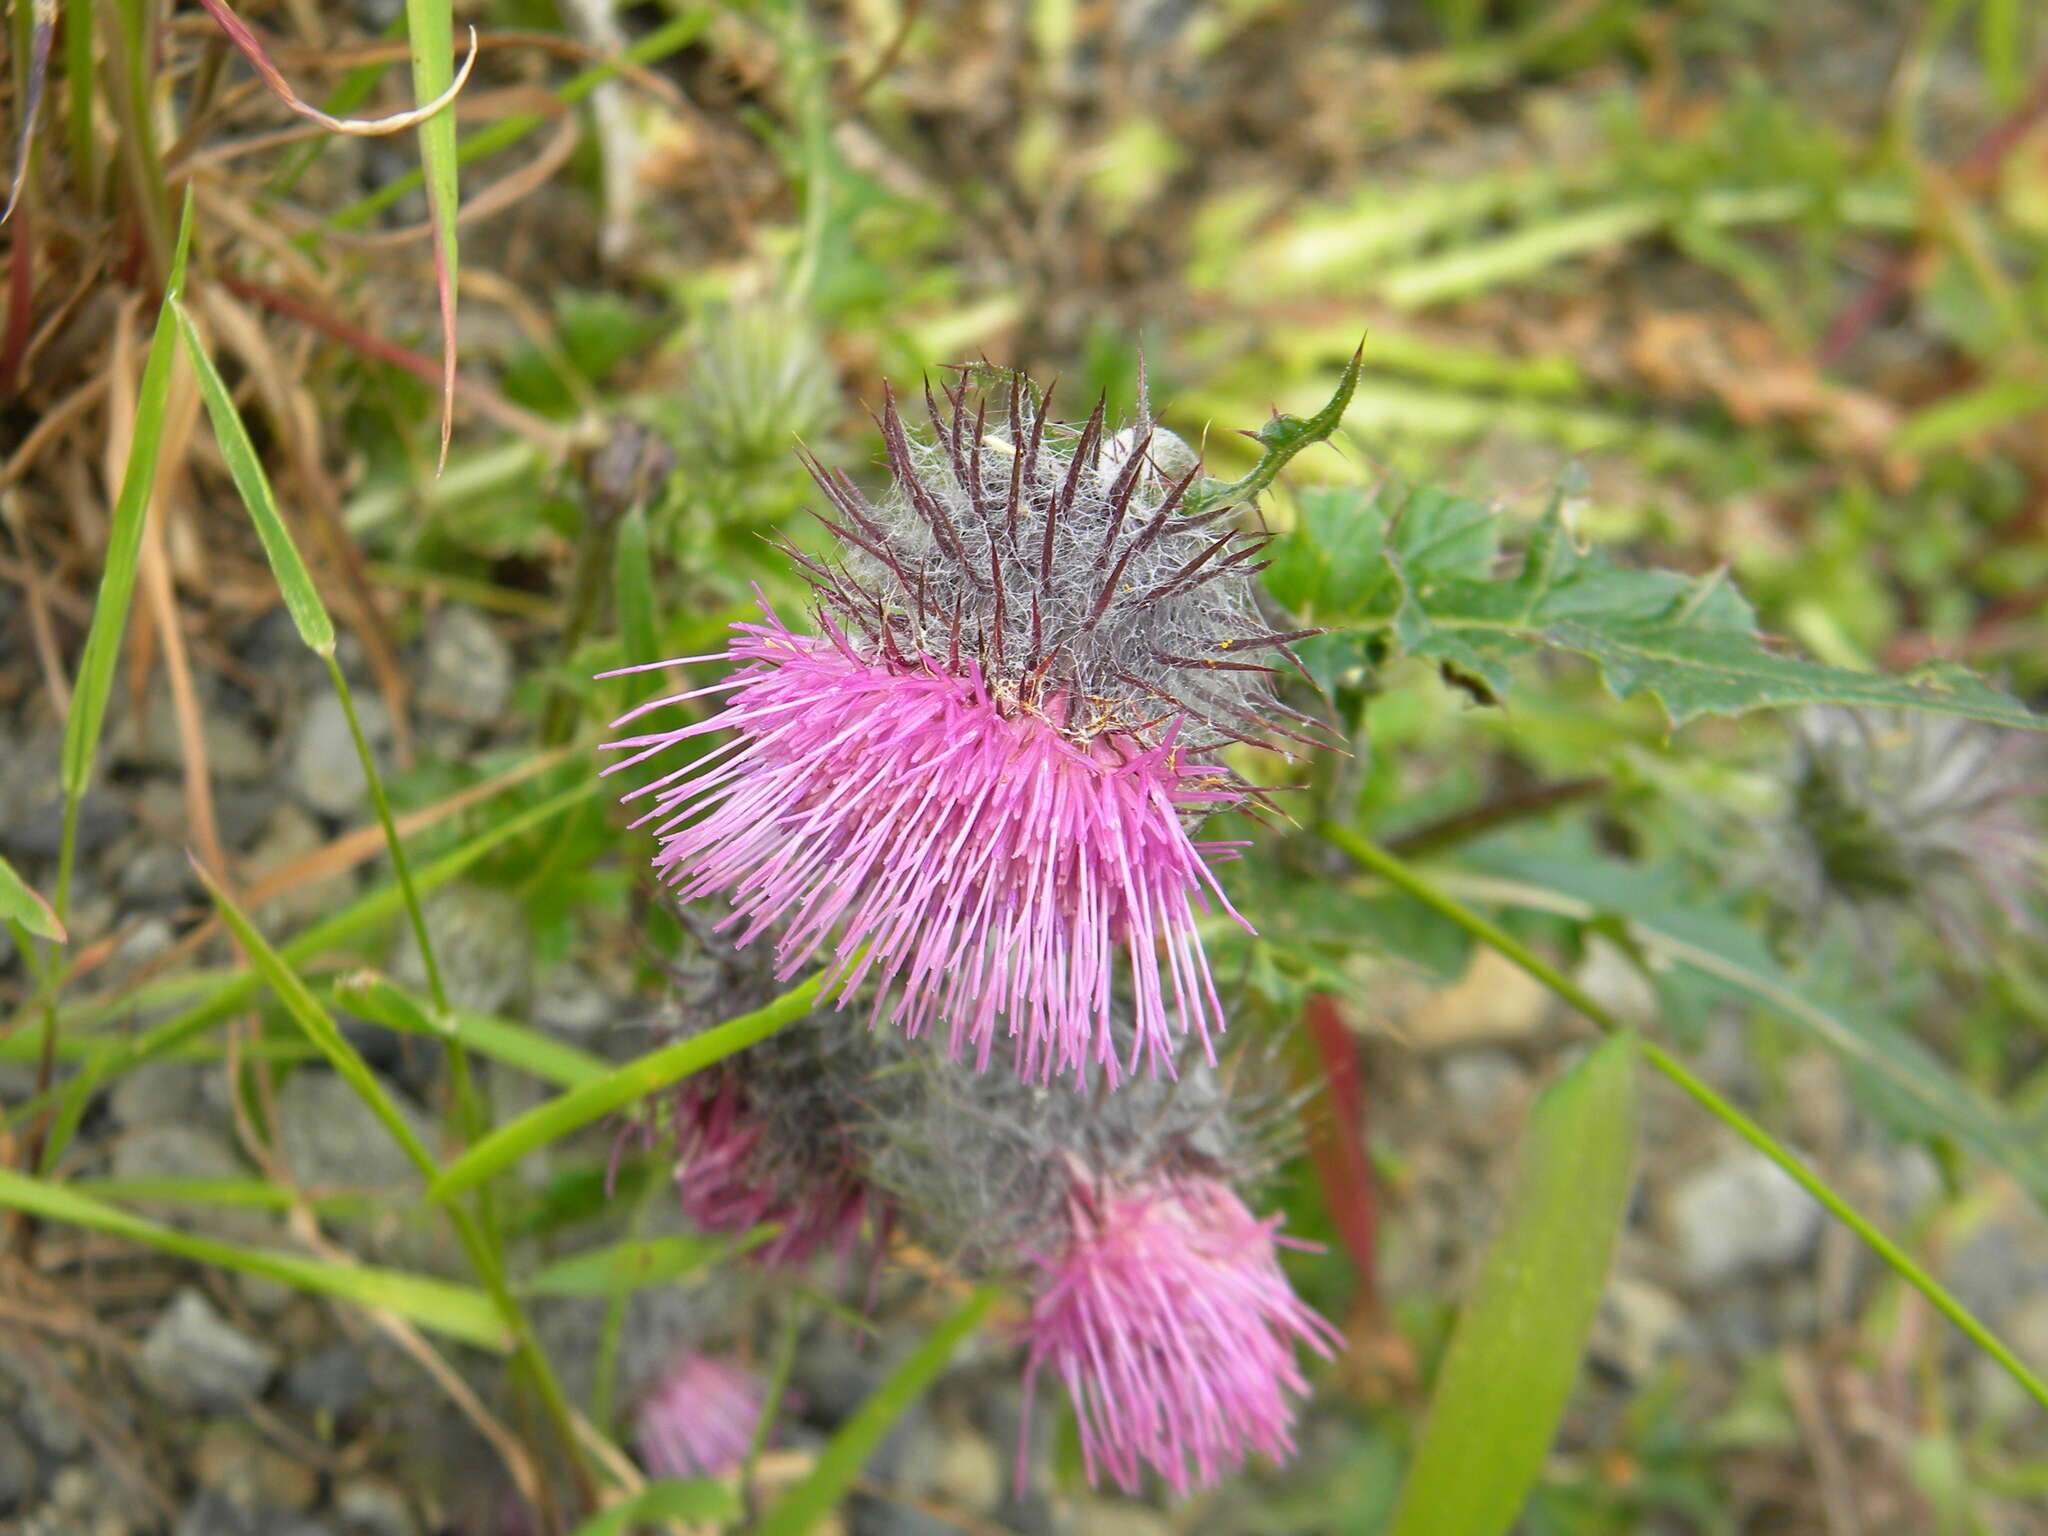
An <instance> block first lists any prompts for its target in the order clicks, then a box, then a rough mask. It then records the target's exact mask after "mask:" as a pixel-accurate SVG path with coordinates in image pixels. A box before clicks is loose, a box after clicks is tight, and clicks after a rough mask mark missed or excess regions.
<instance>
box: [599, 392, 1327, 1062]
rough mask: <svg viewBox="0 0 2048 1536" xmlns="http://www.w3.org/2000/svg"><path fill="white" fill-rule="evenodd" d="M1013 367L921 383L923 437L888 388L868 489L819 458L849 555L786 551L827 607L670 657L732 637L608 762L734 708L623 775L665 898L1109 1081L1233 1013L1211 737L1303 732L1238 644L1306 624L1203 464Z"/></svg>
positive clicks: (947, 1029) (782, 953)
mask: <svg viewBox="0 0 2048 1536" xmlns="http://www.w3.org/2000/svg"><path fill="white" fill-rule="evenodd" d="M1002 380H1003V382H1002V384H1001V385H977V383H976V376H974V375H969V376H968V378H967V379H966V380H965V381H963V382H962V383H961V384H960V385H959V386H958V387H956V388H955V389H954V390H953V391H951V392H950V393H949V394H948V396H947V399H948V402H949V404H950V414H948V413H947V412H942V411H941V410H940V409H939V407H938V405H937V402H936V401H930V402H929V403H930V404H931V407H932V432H931V435H930V436H929V437H923V436H920V437H913V436H912V435H911V434H910V432H909V431H908V429H907V428H906V427H905V426H904V423H903V421H902V418H901V417H900V415H899V414H898V413H897V410H896V407H895V403H894V401H893V399H892V400H890V401H889V402H888V403H887V405H886V406H885V409H884V412H883V416H882V421H881V426H882V435H883V440H884V442H885V444H886V445H887V449H888V461H889V468H890V471H891V475H892V480H893V485H892V489H891V491H890V492H889V494H888V495H887V496H886V497H885V498H884V499H883V501H882V502H881V503H880V504H879V505H877V504H871V503H869V502H868V500H867V499H866V498H865V497H863V496H862V495H861V493H860V492H859V491H858V490H857V489H856V488H855V487H854V485H853V484H852V482H851V481H850V480H848V479H847V478H846V477H845V476H844V475H843V474H831V473H828V472H826V471H825V470H824V468H823V467H822V466H821V465H819V464H817V462H816V461H815V460H810V461H809V462H810V464H811V468H812V472H813V473H814V475H815V476H816V477H817V479H818V483H819V484H820V486H821V487H823V489H824V490H825V492H826V494H827V496H828V497H829V498H830V500H831V502H832V508H833V511H834V512H835V513H836V514H837V516H836V517H835V516H825V517H823V518H822V520H823V522H824V524H825V526H826V528H827V529H828V530H829V531H830V532H831V533H832V534H833V535H834V536H835V537H836V538H838V540H839V541H840V543H841V545H842V546H843V558H841V559H836V560H835V559H833V558H830V557H825V558H813V557H811V556H809V555H807V554H805V553H803V552H801V551H799V550H796V549H794V548H792V549H790V550H789V553H790V555H791V557H792V558H793V559H795V560H796V561H797V562H798V563H799V564H800V565H801V566H802V567H803V568H804V570H805V571H806V572H807V573H808V574H809V576H810V579H811V582H812V585H813V587H814V589H815V591H816V593H817V596H818V600H819V613H818V622H819V626H820V628H821V629H822V630H823V631H824V633H823V634H822V635H816V636H813V635H805V634H801V633H799V632H796V631H793V630H791V629H790V628H789V627H788V626H786V625H785V624H784V623H783V622H782V620H781V619H780V618H779V617H778V616H777V615H776V614H775V613H774V612H773V611H772V610H771V609H769V608H768V607H767V606H766V604H765V603H764V604H763V615H762V622H760V623H745V624H739V625H735V626H734V638H733V640H732V642H731V643H730V645H729V646H728V648H727V649H726V650H725V651H723V652H720V653H717V654H716V655H715V656H710V657H695V658H690V659H691V660H696V661H708V660H728V661H734V662H738V663H740V664H741V665H740V667H739V669H738V670H737V671H735V672H734V673H733V674H732V675H731V676H730V677H729V678H727V679H726V680H725V681H722V682H717V683H713V684H711V685H710V686H708V687H704V688H699V689H694V690H689V691H686V692H683V693H679V694H675V695H671V696H669V697H667V698H663V699H657V700H654V701H652V702H650V703H648V704H645V705H642V706H641V707H640V708H639V709H637V710H634V711H632V712H631V713H630V714H628V715H627V716H625V717H624V718H623V719H622V720H621V721H620V722H618V723H619V724H621V725H623V724H625V723H627V722H628V721H631V720H633V719H636V718H638V717H640V716H641V715H644V714H646V713H648V712H649V711H652V710H657V709H662V708H665V707H667V706H669V705H674V704H681V703H685V702H687V701H689V700H692V699H696V698H700V697H706V696H713V695H718V694H729V695H730V697H728V698H727V699H726V700H725V703H724V704H723V706H722V707H721V708H720V709H719V711H718V712H717V713H716V714H715V715H714V716H712V717H711V718H710V719H708V720H702V721H696V722H693V723H690V724H687V725H684V726H681V727H679V728H673V729H667V730H658V731H654V732H651V733H647V734H642V735H637V736H632V737H627V738H625V739H623V740H620V741H616V742H613V743H610V744H609V745H610V746H611V747H612V748H614V749H617V750H621V751H625V752H627V753H629V754H631V755H630V756H628V757H627V758H626V759H625V760H624V761H623V762H621V763H618V764H615V765H613V768H612V769H608V770H607V771H608V772H611V771H617V769H618V768H622V767H627V766H630V765H632V764H634V763H637V762H640V761H643V760H645V759H648V758H651V757H654V756H656V755H657V754H660V753H662V752H665V751H668V750H669V749H671V748H673V747H675V746H676V745H678V744H680V743H682V742H685V741H688V740H692V739H694V738H696V737H699V736H705V735H711V734H714V733H725V734H727V735H728V738H729V739H727V740H726V741H725V742H724V744H723V745H721V746H719V747H717V748H715V749H714V750H713V751H711V752H710V753H707V754H705V755H703V756H700V757H697V758H695V759H694V760H692V761H690V762H688V763H686V764H684V765H683V766H682V767H679V768H676V769H674V770H672V771H670V772H668V773H666V774H664V775H663V776H662V777H660V778H659V779H657V780H655V781H654V782H653V783H652V784H649V785H646V786H643V787H642V788H641V789H639V790H636V791H634V792H633V793H632V795H630V796H629V797H628V798H635V797H639V796H652V797H653V806H652V809H651V810H649V811H647V812H646V813H645V814H644V815H643V816H642V818H641V820H642V821H643V822H652V823H654V825H655V832H656V835H657V837H658V839H659V843H660V847H659V851H658V852H657V854H656V856H655V866H656V868H657V869H658V870H659V871H660V872H661V875H662V878H663V879H664V880H665V881H667V882H668V883H670V884H671V885H672V886H673V887H674V888H675V890H676V891H677V893H678V895H680V896H681V897H682V898H684V899H685V900H691V899H695V898H698V897H703V896H710V895H714V894H716V895H723V896H725V897H726V898H727V899H728V900H729V901H730V902H731V905H732V908H733V914H732V917H731V918H730V919H729V920H728V921H729V923H730V924H732V925H735V926H737V928H738V934H737V942H738V943H740V944H742V945H744V944H749V943H752V942H755V941H757V940H761V939H764V938H768V939H770V941H771V942H772V943H773V944H774V945H775V951H776V957H777V962H778V964H777V974H778V975H779V976H781V977H783V978H785V979H786V978H788V977H791V976H794V975H796V974H797V973H798V972H800V971H801V970H803V969H804V968H805V967H806V966H808V965H810V964H811V963H813V962H814V961H815V960H817V959H818V958H820V957H825V958H826V964H827V978H826V985H825V992H826V995H827V996H829V997H832V998H834V999H836V1000H837V1001H839V1002H840V1003H842V1004H843V1003H844V1002H845V1000H846V999H847V997H848V996H849V994H851V993H852V992H853V991H854V990H855V989H856V988H858V987H860V986H861V985H862V984H863V983H865V982H867V981H869V980H873V981H874V982H875V983H876V986H875V988H874V1005H873V1006H874V1015H875V1018H876V1019H877V1020H878V1021H882V1022H887V1023H890V1024H894V1025H897V1026H900V1027H901V1028H903V1029H904V1030H905V1031H906V1032H907V1033H909V1034H912V1035H916V1034H920V1033H923V1032H924V1031H926V1030H927V1029H933V1028H939V1027H942V1028H943V1030H944V1036H945V1041H946V1046H947V1050H948V1053H949V1054H950V1055H954V1056H960V1055H971V1056H972V1057H973V1059H974V1061H975V1063H976V1065H977V1066H986V1065H987V1064H988V1061H989V1058H990V1055H991V1051H992V1049H993V1046H994V1043H995V1041H996V1040H997V1039H998V1038H999V1036H1003V1035H1007V1036H1008V1038H1009V1039H1010V1041H1011V1043H1012V1057H1013V1066H1014V1069H1015V1070H1016V1071H1017V1072H1018V1073H1019V1074H1020V1075H1021V1076H1024V1077H1027V1078H1031V1079H1034V1080H1037V1081H1041V1082H1042V1081H1049V1080H1050V1079H1051V1078H1053V1077H1055V1076H1067V1075H1072V1076H1073V1077H1074V1078H1075V1079H1077V1080H1079V1079H1083V1078H1086V1077H1087V1076H1089V1075H1090V1074H1091V1073H1094V1072H1096V1071H1100V1072H1101V1073H1102V1074H1103V1076H1104V1078H1105V1079H1106V1080H1108V1081H1109V1082H1110V1083H1112V1084H1113V1083H1115V1082H1116V1081H1117V1080H1118V1079H1119V1078H1120V1077H1122V1076H1123V1075H1125V1074H1126V1073H1127V1072H1135V1071H1137V1070H1138V1069H1139V1068H1140V1066H1149V1067H1150V1069H1151V1070H1152V1071H1153V1072H1154V1073H1161V1072H1170V1071H1171V1070H1172V1065H1173V1061H1174V1057H1175V1050H1176V1037H1187V1036H1192V1037H1194V1038H1196V1039H1197V1040H1199V1041H1200V1042H1201V1043H1202V1044H1203V1046H1204V1048H1205V1050H1210V1051H1213V1037H1214V1035H1216V1034H1217V1033H1220V1032H1221V1030H1222V1029H1223V1026H1224V1021H1223V1009H1222V1003H1221V1000H1220V997H1219V995H1218V991H1217V988H1216V984H1215V981H1214V978H1213V977H1212V976H1211V974H1210V970H1209V966H1208V961H1207V958H1206V955H1205V953H1204V950H1203V946H1202V941H1201V936H1200V931H1199V928H1198V926H1197V912H1198V910H1206V909H1209V908H1211V907H1212V906H1213V907H1215V908H1220V909H1221V910H1223V911H1225V912H1228V913H1230V915H1231V916H1233V917H1235V916H1236V913H1235V912H1234V911H1232V909H1231V908H1230V904H1229V902H1228V900H1227V898H1226V897H1225V896H1224V894H1223V889H1222V886H1221V885H1220V884H1219V882H1218V881H1217V879H1216V876H1215V874H1214V872H1213V871H1212V869H1211V868H1210V865H1211V863H1212V862H1213V861H1215V860H1216V859H1218V858H1221V857H1225V856H1228V854H1229V852H1230V850H1231V848H1232V847H1233V846H1234V845H1226V844H1206V845H1205V844H1200V843H1197V842H1195V841H1194V840H1193V838H1192V836H1191V833H1192V831H1193V829H1194V828H1195V827H1196V826H1197V825H1198V824H1199V823H1200V822H1201V821H1202V820H1203V819H1204V818H1205V817H1206V816H1207V815H1209V814H1211V813H1212V812H1214V811H1217V810H1221V809H1227V808H1229V807H1231V806H1234V805H1236V804H1238V803H1240V802H1241V801H1243V800H1244V799H1246V798H1247V797H1248V796H1249V795H1251V794H1253V793H1255V792H1254V791H1251V790H1250V789H1249V788H1248V787H1247V786H1246V785H1245V784H1244V783H1243V781H1241V780H1240V779H1238V778H1237V776H1236V775H1235V774H1234V773H1232V772H1231V771H1229V770H1228V769H1227V768H1226V767H1225V766H1224V765H1222V764H1221V763H1219V762H1217V761H1215V760H1214V758H1213V756H1211V755H1210V754H1212V753H1213V752H1214V751H1216V750H1217V749H1219V748H1221V747H1223V746H1225V745H1227V744H1228V743H1230V742H1233V741H1237V742H1247V743H1254V744H1258V745H1262V746H1277V745H1278V744H1279V742H1280V740H1281V739H1282V738H1290V737H1291V738H1293V739H1296V740H1300V741H1312V740H1313V738H1312V737H1310V736H1308V735H1305V734H1304V733H1302V732H1300V731H1297V730H1295V729H1294V728H1293V727H1292V726H1291V725H1289V724H1287V723H1285V722H1286V721H1287V720H1288V719H1289V718H1302V717H1297V716H1294V714H1293V712H1292V711H1289V710H1286V709H1285V708H1283V707H1282V706H1281V705H1280V704H1279V703H1278V702H1277V701H1276V700H1275V699H1274V698H1273V696H1272V691H1271V688H1270V678H1271V676H1272V672H1273V669H1272V667H1270V666H1269V665H1268V664H1267V662H1265V661H1255V660H1248V659H1245V657H1247V656H1249V655H1260V654H1264V655H1266V656H1268V657H1269V658H1272V657H1276V656H1284V655H1285V654H1286V647H1287V645H1288V643H1289V642H1290V641H1291V640H1292V639H1295V638H1297V637H1296V636H1294V635H1290V634H1283V633H1273V632H1271V631H1269V630H1268V629H1267V627H1266V626H1265V625H1264V624H1262V623H1261V622H1259V620H1258V616H1257V610H1256V605H1255V602H1254V598H1253V589H1252V585H1251V581H1252V577H1253V575H1254V574H1256V572H1257V571H1258V570H1259V569H1260V568H1261V563H1260V562H1259V560H1258V559H1257V556H1258V554H1259V551H1260V550H1261V549H1262V548H1263V547H1264V544H1265V541H1266V538H1267V535H1264V534H1262V533H1249V532H1246V531H1244V530H1243V529H1241V528H1240V527H1238V526H1237V525H1236V524H1235V523H1226V522H1225V521H1224V518H1225V516H1226V514H1227V513H1228V512H1230V511H1231V510H1233V509H1232V508H1230V507H1228V506H1225V507H1218V508H1214V509H1211V510H1207V511H1201V512H1196V513H1189V512H1187V511H1186V510H1185V506H1184V503H1185V501H1186V498H1187V495H1188V492H1189V490H1190V488H1191V487H1192V486H1193V485H1194V484H1195V482H1196V480H1197V478H1198V477H1199V475H1200V464H1199V462H1196V461H1195V460H1194V458H1193V455H1192V453H1191V452H1189V451H1188V450H1187V447H1186V445H1185V444H1182V443H1178V440H1177V439H1176V440H1173V441H1171V442H1169V441H1168V440H1167V439H1166V438H1164V437H1162V436H1161V435H1160V433H1159V432H1158V430H1157V429H1156V428H1155V427H1153V426H1152V424H1151V423H1150V421H1149V420H1143V421H1140V422H1139V423H1137V424H1135V425H1134V426H1133V427H1132V428H1130V429H1127V430H1126V431H1125V432H1122V433H1114V434H1107V435H1106V434H1105V430H1104V410H1103V407H1102V406H1100V405H1098V406H1097V407H1096V409H1095V412H1094V414H1093V415H1092V416H1091V417H1090V418H1089V420H1088V421H1087V423H1085V424H1084V425H1083V426H1081V427H1078V428H1075V427H1069V426H1064V425H1060V424H1057V423H1054V422H1053V421H1052V419H1051V407H1050V402H1049V397H1047V396H1037V395H1033V396H1031V404H1030V405H1029V406H1027V404H1026V400H1027V393H1028V386H1027V384H1026V382H1025V381H1024V380H1023V379H1022V377H1021V376H1018V375H1014V374H1010V375H1003V376H1002ZM971 386H974V387H971ZM992 411H993V414H994V417H995V420H994V423H993V424H991V420H990V417H991V413H992ZM1155 447H1157V448H1158V449H1159V450H1160V451H1159V452H1156V453H1155V451H1154V449H1155ZM1167 465H1171V466H1174V467H1175V468H1178V469H1179V473H1178V474H1177V475H1171V476H1170V473H1169V470H1168V469H1167V468H1166V467H1165V466H1167ZM1182 465H1185V467H1184V468H1181V467H1180V466H1182ZM651 665H653V666H660V665H666V664H664V663H653V664H651ZM629 670H644V668H639V669H629ZM1238 920H1239V921H1240V922H1241V921H1242V919H1241V918H1240V919H1238ZM1247 926H1249V925H1247ZM1119 958H1121V959H1122V961H1123V965H1122V967H1119V966H1118V964H1117V962H1118V960H1119ZM1120 968H1121V969H1122V970H1123V971H1124V972H1125V974H1126V975H1127V977H1128V986H1127V990H1128V995H1129V998H1130V1005H1131V1012H1132V1021H1133V1023H1132V1029H1131V1032H1130V1036H1129V1050H1128V1054H1123V1053H1120V1051H1119V1050H1118V1048H1117V1042H1116V1041H1115V1040H1113V1038H1112V1035H1113V1031H1112V1027H1111V1011H1112V1004H1113V999H1114V998H1115V996H1116V994H1117V992H1118V977H1117V971H1118V970H1119V969H1120ZM1212 1059H1213V1057H1212Z"/></svg>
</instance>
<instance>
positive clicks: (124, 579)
mask: <svg viewBox="0 0 2048 1536" xmlns="http://www.w3.org/2000/svg"><path fill="white" fill-rule="evenodd" d="M191 245H192V190H191V188H190V187H187V188H186V189H185V214H184V217H183V219H182V220H180V222H179V225H178V246H177V252H176V254H175V255H174V256H173V258H172V261H171V276H170V281H169V283H168V284H167V285H166V286H165V289H164V309H163V310H162V311H159V312H158V314H157V322H156V334H155V335H153V336H152V337H151V338H150V341H149V356H148V358H147V360H146V361H145V362H144V363H143V365H142V386H141V388H140V390H139V391H138V392H137V394H136V397H135V427H134V431H133V433H132V435H131V436H130V438H129V441H128V462H127V464H126V465H125V466H124V467H123V469H122V471H121V491H120V494H119V495H118V496H117V497H116V498H115V501H114V522H113V527H112V528H111V529H110V530H109V531H108V535H107V554H106V563H105V566H104V568H103V570H102V571H101V574H100V591H99V596H98V598H96V599H95V600H94V602H93V607H92V625H91V627H90V628H89V629H88V630H87V631H86V635H85V651H84V654H83V655H82V656H80V658H79V662H78V682H77V688H76V691H75V692H74V693H73V694H72V698H71V712H70V714H69V715H67V716H66V717H65V720H64V759H63V783H64V795H65V798H66V800H67V801H76V800H77V799H78V797H79V796H80V795H82V794H84V793H85V788H86V785H87V783H88V782H90V780H91V779H92V765H93V758H94V756H95V754H96V753H97V752H98V749H99V740H100V728H101V727H102V726H103V725H104V724H105V723H106V718H107V696H108V694H109V693H110V692H111V691H112V689H113V686H114V663H115V662H116V661H117V660H118V659H119V657H120V652H121V636H122V633H123V632H124V631H125V630H126V629H127V627H128V610H129V608H130V607H131V606H132V605H133V603H134V598H135V570H136V562H137V561H138V560H139V559H140V557H141V553H142V525H143V519H144V518H145V517H146V516H148V514H149V502H150V495H151V493H152V492H153V491H154V490H155V489H156V462H157V455H158V453H159V452H160V451H161V449H162V448H163V439H164V411H165V409H166V407H167V405H168V403H169V400H170V392H171V363H172V359H173V358H174V357H175V356H176V355H177V342H178V330H177V327H176V326H175V325H172V324H166V320H167V319H168V310H169V307H170V305H171V304H172V303H174V302H175V301H176V299H177V297H178V295H179V293H180V292H181V291H182V290H183V288H184V285H185V259H186V256H187V254H188V253H189V252H190V250H191ZM67 842H68V839H67ZM59 888H60V892H61V888H62V882H61V881H60V882H59ZM58 904H59V905H60V906H61V905H62V904H63V899H62V896H61V894H60V896H59V899H58Z"/></svg>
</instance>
